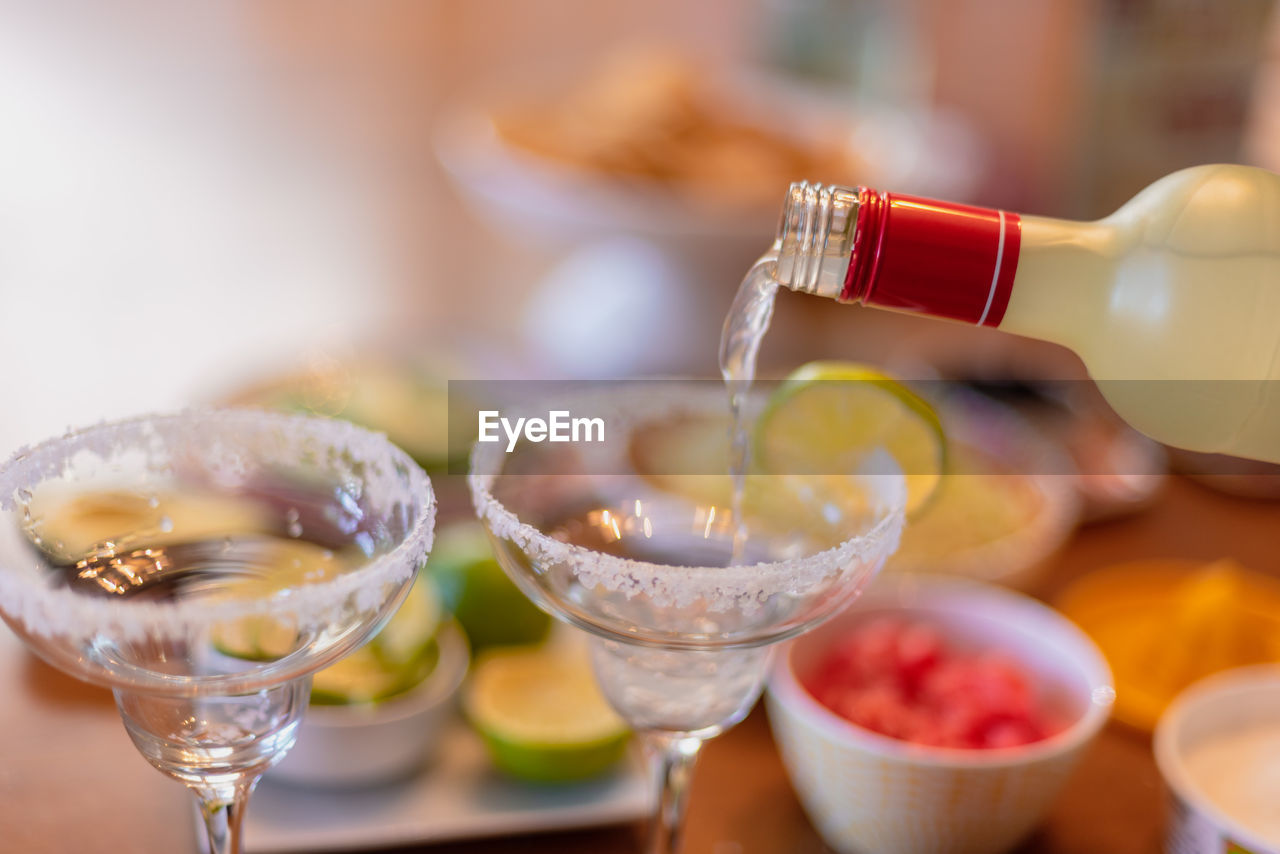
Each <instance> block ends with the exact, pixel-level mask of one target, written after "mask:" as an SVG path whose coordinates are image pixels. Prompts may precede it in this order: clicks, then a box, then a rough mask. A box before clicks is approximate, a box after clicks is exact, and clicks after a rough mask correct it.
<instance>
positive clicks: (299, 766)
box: [267, 622, 470, 788]
mask: <svg viewBox="0 0 1280 854" xmlns="http://www.w3.org/2000/svg"><path fill="white" fill-rule="evenodd" d="M436 642H437V644H438V646H439V650H440V657H439V660H438V662H437V663H436V666H435V669H434V670H432V672H431V675H429V676H428V677H427V678H426V679H425V680H423V681H422V683H421V684H419V685H418V687H416V688H414V689H412V690H410V691H408V692H406V693H404V694H400V695H397V696H396V697H393V698H391V699H388V700H384V701H382V702H378V703H373V704H366V705H354V706H316V705H312V706H311V707H310V708H308V709H307V713H306V716H305V717H303V719H302V723H301V725H299V727H298V740H297V743H296V744H294V746H293V748H292V749H291V750H290V751H289V752H288V753H287V754H286V755H285V758H284V759H283V760H282V761H281V762H280V764H279V765H277V766H275V767H274V768H272V769H271V770H270V771H268V772H267V777H268V779H271V780H278V781H281V782H287V783H290V784H293V785H298V786H312V787H328V788H348V787H356V786H369V785H374V784H377V783H382V782H387V781H389V780H395V779H399V778H402V777H406V776H408V775H410V774H412V773H414V772H415V771H416V770H418V769H419V768H421V767H423V765H425V764H426V763H428V762H430V760H431V758H432V756H433V755H434V752H435V749H436V747H437V746H438V741H439V737H440V735H441V733H442V732H443V731H444V725H445V724H446V723H447V722H448V719H449V717H450V716H451V715H453V714H454V713H455V706H456V703H455V702H454V700H455V697H456V695H457V693H458V689H459V688H460V687H461V685H462V680H463V678H464V677H465V676H466V674H467V668H468V664H469V661H470V650H469V648H468V645H467V639H466V636H465V635H464V634H463V633H462V632H461V631H460V630H459V629H458V627H457V625H455V624H454V623H453V622H446V623H444V624H443V625H442V626H441V627H440V631H439V634H438V635H437V636H436Z"/></svg>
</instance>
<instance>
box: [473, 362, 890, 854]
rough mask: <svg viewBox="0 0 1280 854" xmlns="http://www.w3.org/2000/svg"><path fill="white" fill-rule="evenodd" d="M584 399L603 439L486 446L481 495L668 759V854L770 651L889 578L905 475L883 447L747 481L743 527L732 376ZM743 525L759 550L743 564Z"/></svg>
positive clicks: (516, 574) (478, 502) (477, 459)
mask: <svg viewBox="0 0 1280 854" xmlns="http://www.w3.org/2000/svg"><path fill="white" fill-rule="evenodd" d="M557 408H562V407H561V406H560V405H558V406H557ZM571 408H572V409H573V411H575V412H589V413H591V414H592V415H597V416H601V417H602V418H603V421H604V423H605V424H606V425H608V428H607V429H609V430H610V431H611V438H610V441H609V443H608V446H607V447H605V448H600V447H595V446H590V445H584V444H573V443H567V444H559V445H550V444H537V445H529V444H528V443H521V444H520V445H517V446H516V448H515V449H514V451H512V452H507V451H506V449H505V448H504V447H503V446H501V445H498V444H478V445H476V447H475V450H474V452H473V454H472V460H471V465H472V473H471V475H470V486H471V492H472V498H473V501H474V503H475V508H476V511H477V513H478V515H479V517H480V519H481V520H482V521H483V522H484V524H485V526H486V528H487V530H488V531H489V534H490V537H491V539H492V541H493V543H494V547H495V550H496V552H497V556H498V560H499V562H500V563H501V564H502V566H503V569H504V570H505V571H506V572H507V574H508V575H509V576H510V577H511V578H512V580H513V581H514V582H515V583H516V584H517V585H518V586H519V587H520V588H521V589H522V590H523V591H524V592H525V593H526V595H528V596H529V597H530V598H532V599H533V600H534V601H535V602H536V603H538V605H540V606H541V607H542V608H544V609H545V610H547V611H548V612H550V613H551V614H553V615H554V616H556V617H559V618H560V619H562V620H564V621H566V622H569V623H571V624H573V625H575V626H577V627H579V628H581V629H584V630H585V631H587V632H589V633H590V635H591V638H592V644H591V646H592V659H593V664H594V667H595V672H596V678H597V681H598V683H599V684H600V687H601V689H602V690H603V693H604V695H605V696H606V697H607V698H608V700H609V702H610V703H611V704H612V705H613V706H614V707H615V709H616V710H617V711H618V713H619V714H620V715H622V717H623V718H624V719H625V720H626V721H627V722H628V723H629V724H630V725H631V726H632V727H633V728H634V729H636V730H637V731H638V732H640V733H641V734H642V735H643V736H644V738H645V741H646V744H647V746H648V747H649V748H650V751H651V753H652V754H653V756H654V758H655V762H656V765H657V773H658V777H659V785H660V793H659V802H658V811H657V816H656V818H655V822H654V827H653V833H652V836H651V840H650V850H651V851H653V852H670V851H674V850H676V849H677V847H678V841H679V833H680V829H681V826H682V820H683V815H684V810H685V804H686V801H687V796H688V784H689V780H690V778H691V775H692V770H693V766H694V763H695V760H696V758H697V755H698V751H699V748H700V747H701V745H702V743H703V741H704V740H705V739H707V738H710V737H712V736H715V735H717V734H719V733H721V732H723V731H724V730H726V729H728V728H729V727H731V726H733V725H734V724H736V723H737V722H738V721H740V720H741V719H742V718H743V717H745V716H746V714H747V712H748V711H749V710H750V709H751V707H752V706H753V705H754V703H755V701H756V699H757V698H758V697H759V694H760V689H761V685H762V682H763V679H764V675H765V671H766V666H767V663H768V655H769V650H770V646H771V645H773V644H776V643H778V642H779V641H782V640H785V639H786V638H788V637H792V636H794V635H796V634H799V633H800V632H803V631H805V630H806V629H808V628H810V627H812V626H813V625H815V624H816V623H817V622H819V621H821V620H822V619H823V618H825V617H827V616H830V615H831V614H833V613H835V612H836V611H838V610H839V609H841V608H842V607H843V606H845V605H846V604H848V603H849V601H851V599H852V598H853V597H854V596H855V595H856V594H857V592H858V591H859V590H860V589H861V588H862V587H863V585H865V583H866V582H867V581H869V580H870V579H871V578H872V577H873V576H874V574H875V573H876V571H878V570H879V568H880V567H881V565H882V564H883V563H884V561H885V559H886V558H887V557H888V556H889V555H890V554H891V553H892V552H893V550H894V549H895V548H896V547H897V543H898V538H899V535H900V533H901V530H902V525H903V518H904V506H905V503H906V489H905V484H904V481H903V478H902V476H901V474H899V473H898V472H897V471H896V468H895V467H894V466H893V464H892V462H891V461H890V460H888V458H887V457H886V456H884V455H876V454H872V455H870V459H872V460H874V461H875V463H876V464H878V465H877V466H876V467H875V468H874V469H869V470H868V471H865V472H861V473H856V474H849V475H786V474H770V475H751V476H749V477H748V478H747V486H746V495H745V500H744V501H743V503H742V507H743V508H744V509H743V516H744V517H745V518H744V519H742V520H735V519H734V518H733V513H732V510H731V506H732V501H731V492H730V489H731V485H730V479H729V476H728V474H727V471H728V454H729V448H728V436H729V427H730V420H729V415H728V411H727V406H726V402H725V393H724V387H723V385H721V384H718V383H714V384H713V383H702V384H699V383H693V384H691V385H684V384H680V383H677V382H669V383H657V384H655V385H651V386H650V385H643V384H642V385H637V384H636V383H627V384H625V385H624V388H623V390H621V391H616V390H615V391H613V392H604V393H598V394H594V395H590V394H589V395H586V396H583V397H581V398H580V399H578V400H576V401H575V402H574V406H573V407H571ZM721 472H723V473H721ZM740 521H745V522H746V524H747V526H748V529H749V531H750V535H749V538H748V540H747V550H746V553H745V559H744V560H743V561H742V562H740V563H739V564H737V565H729V564H730V557H731V554H732V550H733V541H734V534H735V531H736V530H737V527H738V524H739V522H740Z"/></svg>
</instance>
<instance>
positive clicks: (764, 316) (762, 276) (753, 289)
mask: <svg viewBox="0 0 1280 854" xmlns="http://www.w3.org/2000/svg"><path fill="white" fill-rule="evenodd" d="M777 262H778V248H777V246H775V247H773V248H772V249H770V251H768V252H766V253H765V254H764V255H762V256H761V257H760V259H759V260H758V261H756V262H755V264H753V265H752V266H751V269H750V270H748V271H747V275H746V277H744V278H743V280H742V284H741V285H740V286H739V287H738V293H737V295H736V296H735V297H734V299H733V305H732V306H731V307H730V309H729V314H728V316H727V317H726V318H725V321H724V329H723V331H722V332H721V335H720V374H721V375H722V376H723V377H724V382H725V387H726V389H727V391H728V393H729V410H730V412H731V414H732V416H733V428H732V429H733V435H732V437H731V445H730V457H729V461H730V468H729V475H730V478H731V479H732V481H733V504H732V510H733V518H734V521H735V529H734V537H733V554H732V558H731V560H730V563H732V564H739V563H742V561H743V558H744V556H745V553H746V547H747V537H748V536H749V532H748V530H747V523H746V519H745V517H744V514H743V507H742V502H743V494H744V493H745V490H746V480H747V470H748V469H749V468H750V466H751V422H750V419H749V416H748V413H747V411H746V406H745V404H746V400H747V395H748V394H749V393H750V392H751V385H752V383H753V382H755V378H756V360H757V357H758V356H759V355H760V344H761V342H762V341H763V340H764V335H765V333H766V332H768V331H769V322H770V321H771V320H772V319H773V303H774V299H775V298H776V297H777V295H778V281H777V278H776V273H775V271H776V267H777Z"/></svg>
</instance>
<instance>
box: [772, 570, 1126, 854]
mask: <svg viewBox="0 0 1280 854" xmlns="http://www.w3.org/2000/svg"><path fill="white" fill-rule="evenodd" d="M886 614H888V615H894V616H897V617H901V618H903V619H906V620H909V621H912V622H922V623H925V624H927V625H930V626H933V627H936V628H937V629H938V630H939V631H940V632H941V633H942V635H943V636H944V637H945V638H948V639H951V640H952V641H953V642H955V643H956V644H957V645H961V644H963V645H969V646H972V647H973V648H976V649H981V650H993V651H998V652H999V653H1001V654H1006V655H1007V656H1009V657H1010V658H1012V659H1014V660H1015V661H1017V662H1018V663H1019V664H1020V665H1021V666H1022V668H1023V669H1024V670H1025V671H1026V672H1028V673H1029V674H1031V676H1032V678H1033V679H1034V680H1035V685H1036V687H1037V688H1038V692H1037V693H1039V694H1040V695H1041V697H1042V698H1043V699H1044V700H1046V701H1048V702H1050V703H1052V704H1053V706H1054V708H1055V710H1056V711H1057V712H1058V713H1059V714H1061V715H1065V716H1067V717H1068V718H1069V719H1070V720H1071V721H1072V722H1071V723H1070V724H1069V725H1068V726H1067V728H1066V729H1064V730H1062V731H1060V732H1058V733H1057V734H1055V735H1053V736H1050V737H1049V738H1047V739H1043V740H1040V741H1035V742H1031V743H1029V744H1025V745H1022V746H1019V747H1010V748H1001V749H986V750H963V749H954V748H943V747H930V746H925V745H920V744H914V743H910V742H906V741H900V740H897V739H894V738H889V737H887V736H882V735H879V734H877V733H874V732H872V731H871V730H868V729H864V728H862V727H859V726H857V725H855V724H853V723H851V722H849V721H848V720H846V719H845V718H843V717H841V716H840V715H837V714H836V713H835V712H833V711H831V710H830V709H828V708H827V707H826V706H824V705H822V704H821V703H819V702H818V701H817V700H816V699H815V698H814V697H813V695H812V694H810V693H809V691H808V690H807V689H806V688H805V687H804V685H803V684H802V680H804V679H807V678H809V676H810V675H811V674H812V672H813V669H814V668H815V667H817V666H818V665H819V663H820V662H821V660H822V658H823V656H824V655H825V654H826V653H827V652H829V651H830V650H831V649H832V648H833V646H834V645H835V644H836V643H837V642H838V641H839V640H840V638H841V637H842V636H844V635H846V634H847V633H848V631H849V630H850V628H851V627H853V626H855V625H857V624H858V623H859V622H861V621H865V620H868V619H870V618H873V617H878V616H882V615H886ZM1114 696H1115V692H1114V689H1113V687H1112V683H1111V674H1110V672H1109V670H1108V669H1107V664H1106V662H1105V660H1104V659H1103V657H1102V655H1101V653H1100V652H1099V651H1098V649H1097V648H1096V647H1095V646H1094V645H1093V642H1092V641H1090V640H1089V638H1088V637H1087V636H1086V635H1085V634H1084V633H1083V632H1081V631H1080V630H1079V629H1078V628H1076V627H1075V626H1074V625H1073V624H1072V623H1071V622H1070V621H1069V620H1067V619H1066V618H1065V617H1063V616H1062V615H1061V614H1059V613H1057V612H1056V611H1054V610H1053V609H1051V608H1049V607H1048V606H1046V605H1044V604H1042V603H1040V602H1037V601H1036V600H1034V599H1031V598H1029V597H1027V596H1023V595H1021V594H1018V593H1014V592H1012V591H1009V590H1005V589H1002V588H999V587H995V586H992V585H987V584H980V583H978V582H974V581H970V580H967V579H961V578H953V577H949V576H942V575H929V574H909V573H896V574H892V575H887V576H881V577H880V578H878V579H877V580H876V582H875V583H874V585H873V586H872V587H871V588H870V589H869V590H868V591H867V592H866V593H865V594H864V595H863V597H862V598H861V599H859V600H858V601H857V602H856V603H855V604H854V606H853V607H851V608H850V609H848V610H846V611H845V612H844V613H842V614H840V615H839V616H837V617H834V618H833V619H831V620H830V621H828V622H827V623H825V624H823V625H822V626H820V627H818V628H817V629H815V630H814V631H813V632H811V633H809V634H807V635H804V636H802V637H800V638H797V639H796V640H794V641H792V642H791V643H789V644H788V645H787V646H785V647H784V648H783V649H782V651H781V654H780V655H778V656H777V658H776V660H775V663H774V666H773V669H772V671H771V673H770V676H769V688H768V701H767V702H768V710H769V723H770V726H771V727H772V729H773V734H774V738H775V739H776V741H777V742H778V746H779V749H780V750H781V752H782V757H783V763H784V765H785V766H786V769H787V773H788V776H789V777H790V779H791V782H792V784H793V785H794V786H795V789H796V792H797V793H798V794H799V796H800V801H801V804H802V805H803V806H804V809H805V812H806V813H807V814H808V815H809V818H810V819H811V820H812V821H813V823H814V826H815V827H816V828H817V829H818V831H819V833H821V835H822V837H823V839H825V840H826V842H827V844H829V845H830V846H832V847H833V848H835V849H836V850H837V851H839V852H842V854H936V852H938V851H947V852H953V854H997V852H1003V851H1007V850H1008V849H1010V848H1012V847H1013V846H1014V845H1016V844H1017V842H1018V841H1019V840H1021V839H1023V838H1024V837H1025V836H1026V835H1027V834H1028V833H1030V832H1031V830H1032V829H1033V828H1034V827H1035V826H1036V824H1038V823H1039V822H1040V820H1041V819H1042V818H1043V816H1044V814H1045V812H1046V811H1047V810H1048V809H1049V806H1050V804H1051V803H1052V802H1053V799H1054V798H1055V797H1056V796H1057V794H1058V792H1059V790H1060V789H1061V787H1062V785H1063V784H1064V783H1065V782H1066V779H1067V775H1068V774H1069V773H1070V772H1071V769H1072V768H1073V767H1074V765H1075V763H1076V760H1078V759H1079V757H1080V755H1081V753H1082V752H1083V750H1084V748H1085V747H1086V745H1088V744H1089V742H1090V741H1092V740H1093V738H1094V737H1095V736H1096V735H1097V734H1098V732H1099V731H1100V730H1101V729H1102V726H1103V724H1104V723H1106V720H1107V716H1108V714H1109V711H1110V704H1111V701H1112V699H1113V698H1114Z"/></svg>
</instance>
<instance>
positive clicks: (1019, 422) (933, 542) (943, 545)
mask: <svg viewBox="0 0 1280 854" xmlns="http://www.w3.org/2000/svg"><path fill="white" fill-rule="evenodd" d="M939 415H940V416H941V418H942V423H943V427H944V429H945V432H946V434H947V437H948V441H949V442H951V444H952V454H953V455H954V454H957V453H965V454H966V459H967V460H968V465H969V466H970V467H971V469H972V470H973V471H977V472H985V473H983V474H974V475H972V476H970V475H949V476H948V478H949V479H948V480H945V481H944V482H943V483H942V484H941V485H940V487H939V488H940V489H941V490H945V492H944V493H942V494H939V495H938V496H936V497H935V503H932V504H930V505H927V506H925V507H924V508H923V510H922V513H921V518H920V519H919V520H918V523H917V525H916V526H914V529H913V526H912V525H910V524H908V526H907V530H906V531H905V532H904V534H903V543H902V546H901V548H900V549H899V550H898V552H897V554H895V555H893V556H892V557H890V558H889V561H888V562H887V564H886V566H885V568H886V569H887V570H890V571H906V572H936V573H948V574H953V575H963V576H966V577H968V578H972V579H976V580H978V581H991V582H995V583H997V584H1003V585H1005V586H1007V587H1013V588H1016V589H1019V590H1027V589H1033V588H1034V587H1035V586H1036V584H1037V583H1038V582H1039V581H1040V580H1041V578H1042V577H1043V575H1044V570H1045V569H1046V568H1048V567H1049V566H1050V565H1051V562H1052V559H1053V558H1054V556H1055V555H1056V554H1057V553H1058V551H1059V549H1061V548H1062V545H1063V544H1064V543H1065V542H1066V541H1067V539H1068V538H1069V537H1070V536H1071V534H1072V532H1073V531H1074V530H1075V529H1076V524H1077V522H1078V521H1079V518H1080V496H1079V493H1078V492H1077V490H1076V476H1075V468H1074V467H1073V465H1072V462H1071V459H1070V457H1068V456H1067V455H1066V454H1065V453H1064V452H1063V450H1062V449H1061V448H1060V447H1059V446H1058V445H1057V444H1056V443H1055V442H1053V441H1052V440H1050V439H1049V438H1048V437H1047V436H1046V435H1044V434H1043V433H1042V432H1041V431H1039V430H1037V429H1036V428H1035V427H1034V426H1033V425H1032V424H1030V423H1029V422H1028V421H1027V420H1026V419H1025V418H1023V417H1022V416H1021V415H1019V414H1018V413H1017V412H1016V411H1015V410H1013V409H1010V408H1008V407H1006V406H1003V405H1000V404H998V403H995V402H992V401H988V400H986V399H984V398H982V397H980V396H978V395H976V394H967V393H961V392H952V393H951V394H950V395H949V397H947V398H946V399H945V400H944V401H943V403H942V404H941V405H940V406H939ZM962 448H969V449H971V450H968V451H963V450H962ZM979 479H982V480H984V481H986V483H987V484H989V486H988V489H990V490H992V493H991V495H994V496H999V497H1000V499H1001V500H1003V501H1005V502H1006V506H1007V510H1008V512H1011V513H1013V514H1016V515H1017V516H1018V517H1019V523H1018V524H1015V525H1010V526H1008V527H1007V528H1006V529H1005V530H1003V531H1002V532H1001V533H999V534H998V535H997V536H993V537H982V536H979V535H978V533H977V529H976V528H975V526H974V525H973V524H969V526H968V527H967V528H961V529H960V530H954V527H953V530H949V531H945V532H943V534H942V536H934V533H935V532H936V531H937V529H936V528H932V529H931V527H930V526H932V525H936V524H938V523H939V522H940V521H942V519H950V520H952V525H953V526H963V525H965V524H966V521H967V520H969V519H971V517H972V514H975V513H977V514H981V513H988V512H991V508H990V507H988V506H987V505H988V503H989V501H990V500H991V495H988V494H985V493H977V494H976V495H975V494H973V490H974V488H975V484H977V483H978V482H979ZM965 490H969V493H968V494H966V492H965ZM1024 513H1025V515H1024ZM937 514H942V519H940V518H938V516H937Z"/></svg>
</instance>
